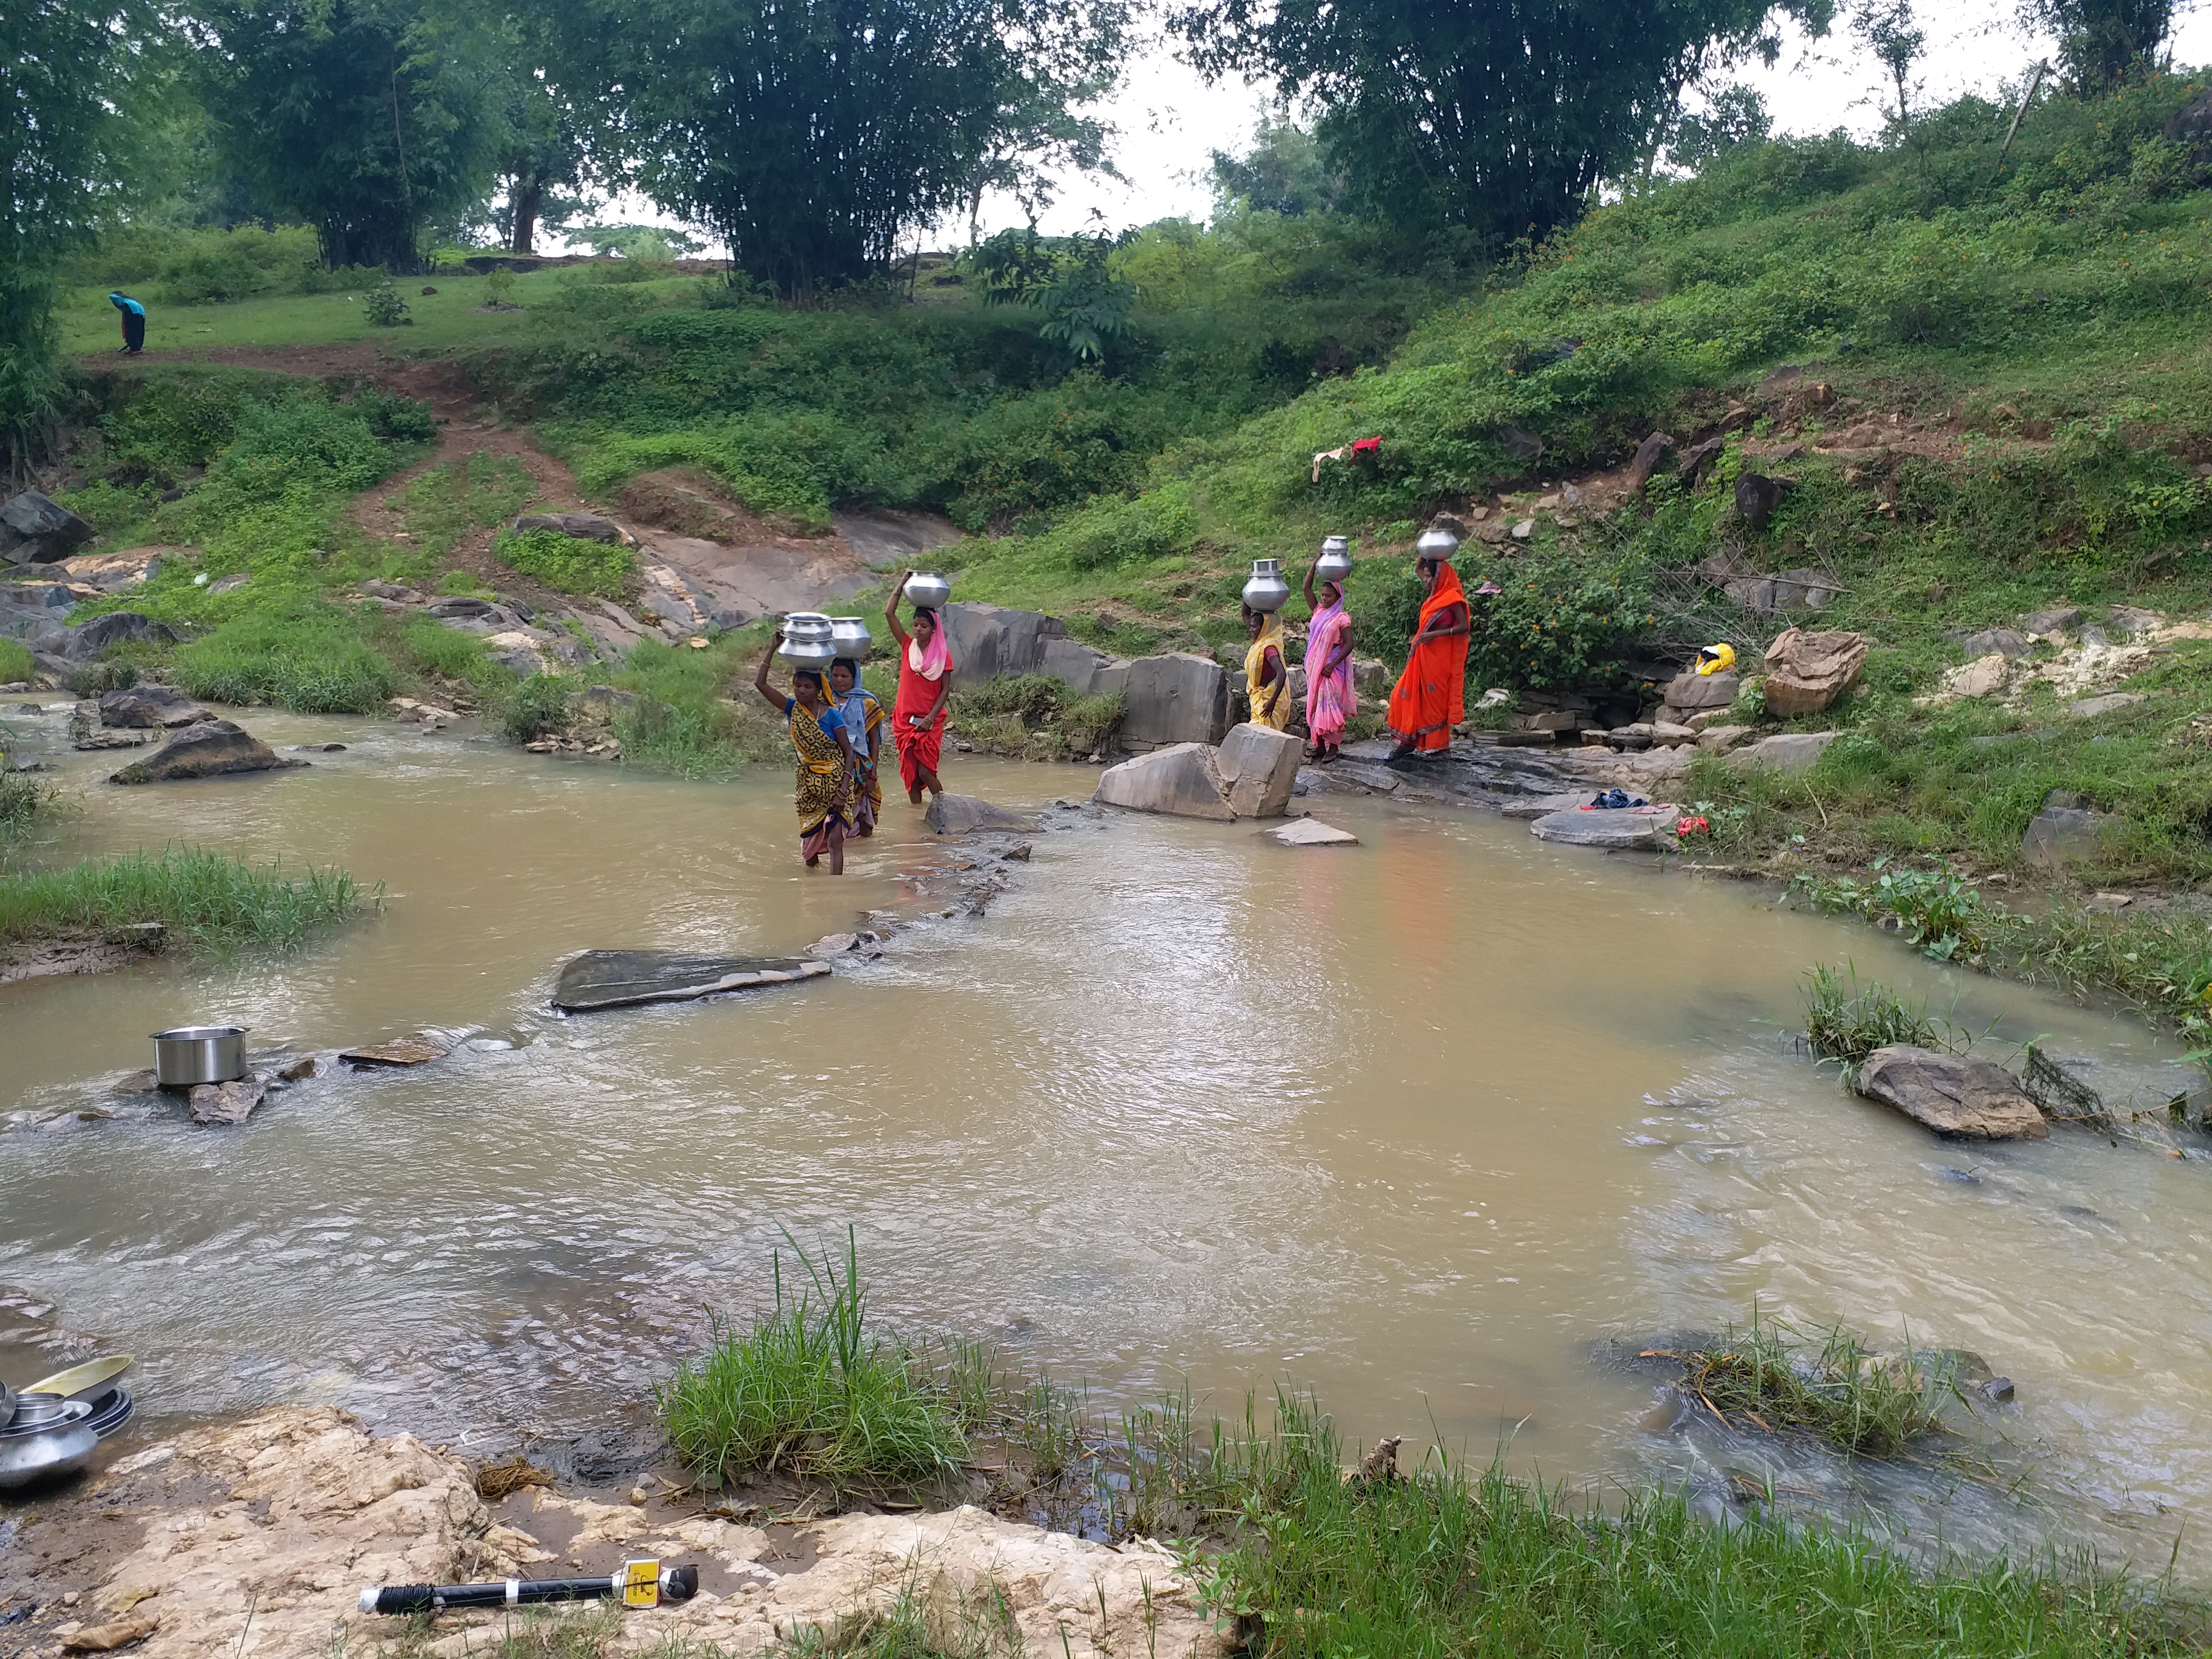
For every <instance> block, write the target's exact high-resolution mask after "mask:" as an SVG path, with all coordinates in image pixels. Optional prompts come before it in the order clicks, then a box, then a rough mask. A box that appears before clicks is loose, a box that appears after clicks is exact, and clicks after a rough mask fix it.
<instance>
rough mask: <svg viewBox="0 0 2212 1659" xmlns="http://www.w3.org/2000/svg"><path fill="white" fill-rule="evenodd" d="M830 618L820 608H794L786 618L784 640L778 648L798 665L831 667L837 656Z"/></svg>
mask: <svg viewBox="0 0 2212 1659" xmlns="http://www.w3.org/2000/svg"><path fill="white" fill-rule="evenodd" d="M833 631H834V630H833V628H832V624H831V623H830V621H829V617H825V616H823V615H822V613H821V612H819V611H793V612H792V613H791V614H790V615H789V616H788V617H785V618H784V619H783V643H782V644H781V646H779V647H777V648H776V655H778V656H780V657H781V658H782V659H784V660H785V661H786V662H787V663H789V664H790V665H792V666H793V667H794V668H827V667H829V663H830V659H832V658H834V657H835V656H836V654H837V647H836V646H835V645H834V644H832V643H831V640H830V636H831V634H832V632H833Z"/></svg>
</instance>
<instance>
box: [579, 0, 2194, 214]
mask: <svg viewBox="0 0 2212 1659" xmlns="http://www.w3.org/2000/svg"><path fill="white" fill-rule="evenodd" d="M1624 3H1633V0H1624ZM2188 3H2189V0H2184V4H2185V5H2186V4H2188ZM1844 9H1845V7H1844V6H1839V7H1838V11H1839V12H1840V11H1842V10H1844ZM1918 9H1919V14H1920V15H1919V21H1920V26H1921V27H1923V29H1925V30H1926V31H1927V33H1928V37H1929V39H1928V51H1927V55H1926V57H1925V58H1924V59H1923V61H1922V63H1921V64H1920V66H1919V70H1920V73H1919V79H1920V81H1921V82H1922V90H1921V93H1920V96H1921V98H1922V99H1923V100H1925V101H1926V102H1928V103H1930V104H1935V103H1940V102H1942V101H1945V100H1948V99H1951V98H1954V97H1956V96H1958V95H1959V94H1961V93H1964V92H1969V91H1977V92H1981V93H1983V94H1988V95H1991V96H1994V95H1995V94H1996V93H1997V91H1998V90H1999V88H2000V87H2001V86H2002V85H2003V84H2004V83H2006V82H2013V83H2015V84H2018V83H2020V82H2023V81H2024V79H2025V77H2026V76H2027V72H2028V70H2029V69H2030V68H2031V67H2032V66H2033V64H2034V63H2035V61H2036V60H2037V59H2038V58H2041V57H2044V56H2045V55H2047V54H2048V52H2049V51H2050V42H2049V41H2047V40H2039V39H2036V38H2035V37H2033V36H2032V35H2030V34H2029V33H2027V32H2026V31H2025V30H2023V29H2022V28H2021V27H2020V23H2019V7H2018V5H2017V3H2016V0H1920V4H1919V8H1918ZM1838 23H1839V27H1838V28H1837V29H1836V30H1835V31H1834V33H1832V34H1830V35H1829V37H1828V38H1827V39H1826V40H1806V39H1805V38H1804V37H1803V36H1802V35H1801V34H1797V33H1795V32H1794V31H1793V32H1792V33H1791V34H1790V39H1789V40H1788V43H1787V45H1786V46H1785V47H1784V52H1783V54H1782V58H1781V61H1780V62H1779V63H1778V64H1776V65H1775V67H1774V68H1773V69H1771V70H1766V69H1762V68H1760V67H1759V66H1758V65H1756V64H1753V65H1752V66H1750V67H1749V68H1748V69H1746V70H1742V71H1741V72H1740V74H1739V75H1738V76H1736V77H1735V78H1738V79H1741V80H1743V81H1746V82H1749V83H1750V84H1751V85H1753V86H1755V87H1757V88H1759V91H1760V93H1761V94H1764V95H1765V99H1766V106H1767V108H1768V109H1769V111H1771V112H1772V114H1773V117H1774V121H1775V125H1776V127H1777V129H1778V131H1784V132H1790V133H1812V132H1826V131H1829V130H1830V129H1832V128H1834V127H1838V126H1841V127H1848V128H1850V130H1851V131H1854V132H1857V133H1858V134H1861V135H1862V136H1864V135H1868V134H1871V133H1873V132H1875V131H1878V130H1879V129H1880V127H1881V111H1880V110H1879V108H1878V107H1877V106H1875V102H1874V99H1875V96H1876V94H1877V90H1878V89H1881V91H1882V92H1883V94H1885V95H1886V89H1887V82H1885V81H1884V80H1883V77H1882V72H1881V70H1880V68H1879V66H1877V65H1876V64H1875V63H1874V62H1873V60H1872V59H1871V58H1869V56H1868V55H1867V54H1866V52H1864V51H1863V49H1862V48H1860V46H1858V44H1857V41H1856V40H1854V39H1853V38H1852V37H1851V34H1850V30H1849V28H1848V27H1844V26H1842V20H1841V19H1840V18H1839V20H1838ZM2173 44H2174V61H2175V62H2176V63H2177V64H2203V63H2205V62H2208V61H2212V8H2208V9H2206V10H2205V11H2202V12H2187V11H2185V13H2184V15H2182V17H2181V18H2180V20H2179V22H2178V24H2177V26H2176V27H2175V30H2174V42H2173ZM1265 95H1266V94H1265V91H1264V89H1263V88H1258V87H1249V86H1246V85H1243V83H1241V82H1237V81H1233V80H1232V81H1229V82H1223V83H1220V84H1217V85H1214V86H1208V85H1207V84H1206V82H1204V81H1203V80H1201V79H1200V77H1199V76H1198V75H1197V74H1195V73H1194V71H1192V70H1189V69H1188V68H1186V67H1185V66H1184V65H1182V64H1179V63H1177V62H1176V59H1175V58H1174V56H1173V54H1172V53H1171V52H1170V51H1169V49H1168V46H1167V45H1166V44H1165V43H1164V41H1155V42H1154V43H1153V45H1152V46H1151V47H1150V48H1149V49H1148V50H1146V51H1145V52H1142V53H1141V54H1139V56H1138V57H1137V58H1136V59H1135V60H1134V61H1133V63H1132V64H1131V66H1130V69H1129V73H1128V77H1127V80H1126V82H1124V83H1123V86H1122V88H1121V92H1120V93H1119V94H1118V95H1117V96H1116V97H1115V99H1114V100H1113V101H1112V102H1111V103H1110V104H1109V106H1107V108H1106V110H1105V112H1104V113H1105V114H1106V116H1107V118H1109V119H1110V120H1111V121H1112V122H1113V123H1114V124H1115V126H1117V127H1118V128H1119V129H1120V131H1121V140H1120V142H1119V143H1118V144H1117V145H1116V146H1115V163H1116V165H1117V166H1118V167H1120V168H1121V173H1122V174H1123V175H1124V177H1125V178H1126V179H1127V184H1126V185H1123V184H1116V183H1115V181H1114V180H1112V179H1083V178H1075V179H1068V180H1066V183H1065V187H1064V189H1063V190H1062V192H1061V194H1060V199H1059V201H1058V202H1057V203H1056V204H1054V207H1053V208H1052V210H1050V212H1048V214H1046V215H1045V216H1043V217H1042V219H1041V220H1040V221H1039V226H1040V228H1042V229H1043V230H1045V231H1047V232H1048V233H1051V234H1067V233H1069V232H1072V231H1077V230H1080V229H1083V228H1085V227H1086V226H1087V225H1089V224H1091V222H1093V221H1092V217H1091V216H1092V214H1093V213H1094V212H1095V213H1097V214H1099V215H1101V216H1103V218H1104V221H1105V223H1106V225H1107V227H1108V228H1110V229H1115V230H1118V229H1120V228H1122V227H1123V226H1125V225H1139V224H1146V223H1149V222H1152V220H1155V219H1161V218H1166V217H1169V216H1173V215H1181V216H1185V217H1188V218H1194V219H1202V218H1204V217H1205V216H1206V214H1207V213H1208V211H1209V210H1211V208H1212V196H1211V193H1210V192H1209V191H1207V189H1206V183H1205V179H1206V161H1207V157H1208V155H1209V154H1210V153H1211V152H1212V151H1213V150H1216V149H1225V150H1229V151H1231V152H1235V151H1237V150H1239V149H1242V148H1243V146H1244V145H1245V144H1246V143H1249V140H1250V138H1251V135H1252V130H1253V125H1254V122H1255V119H1256V118H1257V115H1258V112H1259V109H1260V106H1261V102H1262V100H1263V99H1264V98H1265ZM611 216H627V217H629V218H630V219H631V220H633V221H634V222H648V221H653V220H657V219H659V217H660V216H659V215H657V214H655V213H653V211H652V210H651V209H650V207H649V206H648V205H647V204H642V203H626V204H621V206H620V207H619V208H617V210H614V212H613V213H612V214H611ZM1022 222H1023V219H1022V213H1021V210H1020V209H1019V207H1018V206H1017V204H1015V203H1014V202H1013V200H1012V198H1011V197H1008V198H1006V199H1004V200H995V201H994V200H992V199H989V198H986V201H985V204H984V226H985V229H986V230H987V231H989V230H995V229H999V228H1002V227H1005V226H1008V225H1018V224H1020V223H1022ZM964 228H965V227H964V226H963V227H962V229H963V230H964ZM937 240H939V241H940V242H943V243H944V244H945V245H946V246H951V245H952V243H953V241H954V240H957V239H955V238H954V236H953V235H952V234H951V231H950V229H948V230H947V232H946V233H945V234H944V235H942V236H940V237H939V238H938V239H937ZM716 251H717V252H719V251H720V250H716Z"/></svg>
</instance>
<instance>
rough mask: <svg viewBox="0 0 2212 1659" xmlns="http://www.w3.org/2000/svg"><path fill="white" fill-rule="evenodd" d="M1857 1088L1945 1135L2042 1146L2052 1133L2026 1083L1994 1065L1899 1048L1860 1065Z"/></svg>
mask: <svg viewBox="0 0 2212 1659" xmlns="http://www.w3.org/2000/svg"><path fill="white" fill-rule="evenodd" d="M1851 1087H1852V1088H1853V1089H1854V1090H1856V1091H1857V1092H1858V1093H1860V1094H1862V1095H1864V1096H1865V1097H1867V1098H1868V1099H1869V1100H1878V1101H1880V1102H1881V1103H1882V1104H1883V1105H1885V1106H1893V1107H1895V1108H1896V1109H1898V1110H1899V1111H1900V1112H1902V1113H1904V1114H1905V1116H1907V1117H1909V1118H1911V1119H1912V1120H1913V1121H1915V1122H1917V1123H1921V1124H1924V1125H1925V1126H1926V1127H1929V1128H1930V1129H1933V1130H1935V1131H1936V1133H1937V1134H1941V1135H1955V1136H1958V1137H1959V1138H1960V1139H1966V1140H2041V1139H2044V1138H2045V1136H2047V1135H2048V1134H2049V1133H2051V1131H2050V1130H2049V1129H2048V1128H2046V1127H2045V1125H2044V1121H2043V1114H2042V1113H2041V1112H2039V1111H2038V1110H2037V1109H2036V1107H2035V1103H2034V1102H2033V1100H2031V1099H2029V1098H2028V1097H2027V1093H2026V1091H2023V1090H2022V1089H2021V1086H2020V1079H2017V1078H2015V1076H2013V1074H2012V1073H2010V1072H2008V1071H2007V1070H2005V1068H2004V1067H2003V1066H1999V1065H1997V1064H1996V1063H1995V1062H1994V1061H1991V1060H1968V1059H1966V1058H1965V1057H1964V1056H1962V1055H1959V1054H1938V1053H1937V1052H1936V1051H1935V1050H1934V1049H1932V1048H1908V1047H1905V1046H1904V1045H1902V1044H1899V1045H1896V1046H1893V1047H1891V1048H1877V1049H1875V1051H1874V1052H1873V1053H1872V1054H1869V1055H1868V1056H1867V1057H1866V1058H1865V1059H1864V1060H1862V1061H1860V1062H1859V1068H1858V1071H1857V1073H1856V1074H1855V1075H1854V1076H1853V1077H1852V1079H1851Z"/></svg>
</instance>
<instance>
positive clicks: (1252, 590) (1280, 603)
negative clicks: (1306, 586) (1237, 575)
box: [1244, 559, 1291, 611]
mask: <svg viewBox="0 0 2212 1659" xmlns="http://www.w3.org/2000/svg"><path fill="white" fill-rule="evenodd" d="M1290 599H1291V585H1290V583H1288V582H1286V581H1285V580H1283V562H1282V561H1281V560H1280V559H1255V560H1253V561H1252V574H1251V575H1250V576H1249V577H1248V578H1246V580H1245V582H1244V603H1245V604H1247V605H1250V606H1251V607H1252V608H1253V609H1254V610H1255V611H1280V610H1281V609H1282V608H1283V607H1284V606H1285V605H1287V604H1289V603H1290Z"/></svg>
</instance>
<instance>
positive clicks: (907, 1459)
mask: <svg viewBox="0 0 2212 1659" xmlns="http://www.w3.org/2000/svg"><path fill="white" fill-rule="evenodd" d="M798 1261H799V1265H800V1266H801V1267H803V1268H804V1269H805V1276H806V1283H805V1285H803V1286H799V1287H796V1288H793V1289H787V1287H786V1285H785V1284H784V1279H783V1257H782V1255H781V1252H779V1253H778V1255H777V1256H776V1258H775V1308H774V1310H772V1311H770V1312H769V1313H767V1314H764V1315H763V1316H761V1317H759V1318H758V1319H757V1320H756V1321H755V1322H754V1323H753V1325H752V1328H750V1330H747V1331H735V1330H732V1329H729V1328H719V1329H718V1330H717V1331H716V1333H715V1336H714V1345H713V1346H712V1347H711V1348H709V1349H708V1352H706V1353H705V1354H703V1355H702V1356H701V1357H700V1358H696V1359H694V1360H690V1361H688V1362H686V1363H685V1364H684V1365H683V1366H681V1367H679V1368H678V1370H677V1372H676V1375H675V1376H672V1377H671V1378H670V1379H669V1381H668V1382H667V1383H665V1385H664V1386H663V1387H662V1388H661V1389H659V1402H660V1408H661V1413H662V1415H663V1417H664V1418H665V1419H666V1421H667V1424H668V1436H669V1439H670V1440H671V1442H672V1443H674V1445H675V1447H676V1449H677V1451H678V1454H680V1455H682V1456H683V1458H684V1461H685V1462H688V1463H690V1465H691V1466H692V1467H693V1468H696V1469H698V1470H699V1471H700V1472H701V1473H702V1474H705V1475H706V1476H707V1477H708V1478H709V1479H710V1480H716V1481H720V1480H728V1479H731V1478H732V1477H738V1476H744V1475H749V1474H766V1473H769V1472H771V1471H776V1470H783V1471H788V1472H791V1473H794V1474H802V1475H810V1476H813V1477H816V1478H818V1479H823V1480H829V1481H832V1482H834V1483H836V1485H838V1486H852V1485H856V1484H864V1483H880V1484H892V1485H912V1484H914V1483H915V1482H918V1481H923V1480H930V1479H932V1478H933V1477H935V1476H937V1475H939V1474H949V1473H951V1471H953V1470H955V1469H957V1468H959V1467H960V1465H961V1462H962V1460H963V1458H965V1456H966V1455H967V1450H968V1447H967V1441H966V1439H965V1437H963V1435H962V1433H961V1431H960V1426H959V1423H958V1421H957V1418H956V1417H955V1415H954V1413H953V1412H952V1411H951V1409H950V1408H949V1407H947V1405H946V1404H945V1401H943V1399H942V1398H941V1397H940V1395H939V1391H938V1389H936V1388H935V1387H934V1386H933V1383H932V1380H931V1378H930V1377H929V1376H928V1375H927V1373H926V1372H925V1371H924V1370H923V1369H922V1368H921V1366H920V1364H918V1363H917V1362H916V1360H915V1356H914V1355H913V1354H912V1353H911V1352H909V1351H908V1349H907V1348H906V1347H905V1346H903V1345H902V1344H901V1343H900V1342H899V1341H898V1340H896V1338H895V1337H891V1336H888V1335H884V1334H876V1333H872V1332H870V1331H869V1330H868V1329H867V1327H866V1287H865V1286H864V1285H862V1283H861V1279H860V1263H859V1260H858V1258H857V1256H856V1255H855V1253H854V1245H853V1243H852V1240H851V1237H850V1236H849V1234H848V1237H847V1240H846V1247H845V1260H844V1264H843V1268H842V1272H841V1271H840V1270H839V1267H838V1266H837V1264H836V1262H834V1261H829V1260H828V1259H827V1258H825V1259H824V1260H823V1261H822V1262H821V1264H820V1265H819V1267H817V1265H816V1264H815V1263H814V1262H813V1261H811V1260H809V1259H808V1258H807V1257H806V1256H805V1254H804V1253H803V1252H800V1253H799V1255H798Z"/></svg>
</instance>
